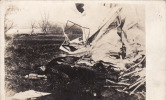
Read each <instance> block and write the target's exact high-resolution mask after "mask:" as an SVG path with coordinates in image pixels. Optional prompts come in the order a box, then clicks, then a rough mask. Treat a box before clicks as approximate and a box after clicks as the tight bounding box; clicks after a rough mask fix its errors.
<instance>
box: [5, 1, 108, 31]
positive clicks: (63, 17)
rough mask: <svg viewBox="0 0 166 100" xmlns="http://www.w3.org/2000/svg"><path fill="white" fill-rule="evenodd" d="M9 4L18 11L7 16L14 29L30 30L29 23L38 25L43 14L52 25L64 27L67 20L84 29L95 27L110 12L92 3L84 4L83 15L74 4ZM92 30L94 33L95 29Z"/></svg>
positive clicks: (100, 4)
mask: <svg viewBox="0 0 166 100" xmlns="http://www.w3.org/2000/svg"><path fill="white" fill-rule="evenodd" d="M10 4H12V5H15V6H17V7H18V8H19V9H20V10H19V11H17V12H16V13H13V14H11V15H10V16H9V19H10V20H12V21H13V22H14V24H15V27H14V28H15V29H30V28H31V22H35V23H36V24H37V25H38V23H39V22H40V21H41V15H43V14H44V13H46V14H48V15H49V21H50V22H51V23H52V24H59V25H64V24H65V23H66V22H67V20H70V21H73V22H75V23H77V24H79V25H82V26H84V27H88V28H92V27H97V26H99V24H100V22H101V21H102V20H103V19H104V18H105V17H106V15H107V13H108V11H109V10H110V8H109V9H107V8H105V7H103V3H94V2H93V3H92V2H91V3H85V5H84V7H83V8H84V12H83V13H80V12H79V11H78V10H77V9H76V6H75V3H74V2H64V1H58V2H57V1H56V2H55V1H19V2H18V1H15V2H13V1H12V2H8V3H7V4H6V7H8V5H10ZM91 30H92V29H91ZM94 30H95V31H96V28H95V29H94Z"/></svg>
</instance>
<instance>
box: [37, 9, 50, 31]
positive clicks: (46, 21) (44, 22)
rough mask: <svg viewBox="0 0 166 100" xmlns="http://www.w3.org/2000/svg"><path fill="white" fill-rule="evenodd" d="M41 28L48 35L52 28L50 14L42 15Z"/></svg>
mask: <svg viewBox="0 0 166 100" xmlns="http://www.w3.org/2000/svg"><path fill="white" fill-rule="evenodd" d="M39 27H40V28H41V29H42V31H43V32H44V33H45V34H47V33H48V31H49V29H50V28H51V24H50V23H49V13H46V12H44V13H43V14H41V22H39Z"/></svg>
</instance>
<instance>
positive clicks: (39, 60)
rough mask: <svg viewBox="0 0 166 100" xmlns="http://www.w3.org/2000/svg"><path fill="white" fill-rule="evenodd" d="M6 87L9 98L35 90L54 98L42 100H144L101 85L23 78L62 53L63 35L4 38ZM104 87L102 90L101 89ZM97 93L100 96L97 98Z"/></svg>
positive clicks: (57, 79)
mask: <svg viewBox="0 0 166 100" xmlns="http://www.w3.org/2000/svg"><path fill="white" fill-rule="evenodd" d="M5 40H6V43H5V46H6V49H5V88H6V96H12V95H14V94H15V93H18V92H22V91H27V90H36V91H40V92H49V93H52V95H49V96H45V97H41V98H38V99H39V100H55V99H56V100H96V99H99V100H133V99H135V100H143V98H139V96H136V95H131V96H129V95H128V94H125V93H120V92H117V91H115V90H114V89H113V88H103V87H102V84H103V83H102V82H101V83H95V84H84V83H80V81H79V80H72V81H69V82H67V83H66V81H65V80H63V79H59V78H57V77H56V76H55V78H54V79H52V80H29V79H25V78H24V76H25V75H27V74H29V73H32V72H33V71H34V69H35V68H34V67H36V66H37V65H45V64H46V63H48V62H49V61H51V60H52V59H54V58H56V57H58V56H59V54H62V53H63V52H62V51H60V50H59V46H60V45H61V43H62V42H63V40H64V37H63V36H62V34H56V35H55V34H32V35H29V34H17V35H6V36H5ZM99 87H101V88H99ZM94 93H98V94H100V95H101V96H100V95H98V96H94V95H93V94H94Z"/></svg>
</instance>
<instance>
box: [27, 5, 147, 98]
mask: <svg viewBox="0 0 166 100" xmlns="http://www.w3.org/2000/svg"><path fill="white" fill-rule="evenodd" d="M132 7H133V8H132V9H131V7H128V6H117V5H112V6H111V9H110V10H108V12H107V14H106V16H104V17H103V18H100V19H101V20H100V21H99V20H98V21H97V20H96V23H92V24H93V25H89V26H93V27H84V26H82V25H81V24H77V23H75V22H73V21H70V20H68V21H67V23H66V26H65V28H64V29H63V35H64V37H65V40H64V42H63V43H62V44H61V46H60V50H62V51H64V52H66V53H67V55H66V56H65V57H57V58H56V59H53V60H52V61H50V62H49V63H48V64H46V65H44V66H42V67H40V69H42V71H43V73H44V74H45V75H47V74H49V73H50V72H53V73H55V74H57V75H60V76H61V77H63V78H72V79H74V77H77V78H80V79H81V78H84V79H86V77H89V78H87V79H88V80H93V79H92V78H94V79H99V78H100V79H103V80H105V82H106V83H107V85H104V87H112V88H115V89H116V90H117V91H119V92H124V93H128V94H129V95H131V94H133V93H135V92H139V93H141V94H142V95H144V96H145V89H144V88H143V89H142V90H138V89H139V88H140V87H145V82H146V81H145V78H146V76H145V72H146V55H145V39H144V38H145V30H144V21H143V20H144V19H143V18H142V17H140V16H143V15H141V14H142V9H141V8H138V7H136V6H132ZM136 11H137V12H136ZM82 12H84V10H81V13H82ZM87 13H88V11H87ZM89 13H90V11H89ZM96 13H99V12H96ZM101 13H102V12H101ZM87 15H88V14H87ZM96 17H98V16H96ZM99 17H100V16H99ZM90 18H91V17H90ZM85 19H86V18H85ZM92 20H93V19H92ZM94 20H95V18H94ZM92 22H93V21H92ZM94 22H95V21H94ZM87 24H91V21H89V22H87ZM84 25H85V24H84ZM75 29H77V31H75ZM65 68H67V69H68V70H66V69H65ZM86 70H88V71H86ZM77 72H78V73H79V74H78V73H77ZM91 76H92V77H91ZM26 77H28V76H26ZM44 77H45V76H44ZM29 78H30V77H29Z"/></svg>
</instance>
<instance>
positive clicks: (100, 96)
mask: <svg viewBox="0 0 166 100" xmlns="http://www.w3.org/2000/svg"><path fill="white" fill-rule="evenodd" d="M4 8H5V9H4V38H5V44H4V45H5V50H4V69H5V72H4V76H5V81H4V83H5V86H4V88H5V100H146V30H145V29H146V23H145V14H146V13H145V5H144V4H139V3H138V4H136V3H134V4H131V3H111V2H92V1H91V2H78V1H77V2H67V1H62V2H60V1H8V2H5V6H4Z"/></svg>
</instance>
